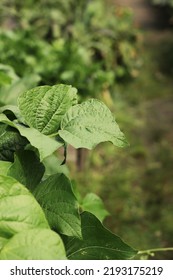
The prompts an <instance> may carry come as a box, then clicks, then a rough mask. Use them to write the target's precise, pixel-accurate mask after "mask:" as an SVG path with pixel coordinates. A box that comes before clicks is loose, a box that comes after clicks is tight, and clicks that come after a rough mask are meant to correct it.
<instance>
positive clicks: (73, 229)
mask: <svg viewBox="0 0 173 280" xmlns="http://www.w3.org/2000/svg"><path fill="white" fill-rule="evenodd" d="M34 195H35V197H36V199H37V201H38V202H39V203H40V205H41V207H42V208H43V210H44V212H45V215H46V217H47V219H48V222H49V225H50V227H51V228H52V229H54V230H56V231H57V232H60V233H62V234H65V235H68V236H77V237H81V222H80V216H79V210H78V202H77V200H76V198H75V196H74V194H73V192H72V189H71V183H70V181H69V179H68V178H67V177H66V176H65V175H64V174H56V175H52V176H50V177H48V178H47V179H46V180H45V181H43V182H41V183H40V184H39V185H38V186H37V188H36V189H35V191H34Z"/></svg>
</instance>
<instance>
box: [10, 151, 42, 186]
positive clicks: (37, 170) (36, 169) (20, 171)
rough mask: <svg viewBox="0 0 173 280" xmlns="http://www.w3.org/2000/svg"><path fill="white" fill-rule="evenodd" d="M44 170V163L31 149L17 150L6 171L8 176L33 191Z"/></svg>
mask: <svg viewBox="0 0 173 280" xmlns="http://www.w3.org/2000/svg"><path fill="white" fill-rule="evenodd" d="M44 171H45V168H44V165H43V164H42V163H41V162H40V160H39V158H38V157H37V156H36V154H35V153H34V152H33V151H19V152H17V153H16V154H15V157H14V163H13V164H12V166H11V167H10V169H9V171H8V176H11V177H13V178H15V179H16V180H17V181H19V182H20V183H21V184H23V185H24V186H26V187H27V188H28V189H29V190H31V191H33V190H34V189H35V187H36V186H37V185H38V184H39V183H40V181H41V178H42V177H43V174H44Z"/></svg>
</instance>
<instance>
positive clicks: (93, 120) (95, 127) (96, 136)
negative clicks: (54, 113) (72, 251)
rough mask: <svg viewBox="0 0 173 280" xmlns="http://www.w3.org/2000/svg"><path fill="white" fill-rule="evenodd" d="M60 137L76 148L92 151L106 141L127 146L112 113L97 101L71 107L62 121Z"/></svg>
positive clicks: (93, 100)
mask: <svg viewBox="0 0 173 280" xmlns="http://www.w3.org/2000/svg"><path fill="white" fill-rule="evenodd" d="M59 135H60V137H61V138H62V139H64V141H66V142H67V143H69V144H71V145H72V146H74V147H75V148H87V149H92V148H94V147H95V146H96V145H97V144H99V143H101V142H105V141H110V142H112V143H113V144H114V145H115V146H118V147H123V146H126V145H127V142H126V139H125V137H124V134H123V133H122V132H121V131H120V129H119V126H118V124H117V123H116V121H115V120H114V117H113V115H112V113H111V111H110V110H109V109H108V107H107V106H106V105H105V104H104V103H102V102H100V101H98V100H96V99H90V100H88V101H86V102H84V103H82V104H80V105H75V106H73V107H71V108H70V109H69V110H68V112H67V113H66V114H65V116H64V117H63V119H62V121H61V130H60V131H59Z"/></svg>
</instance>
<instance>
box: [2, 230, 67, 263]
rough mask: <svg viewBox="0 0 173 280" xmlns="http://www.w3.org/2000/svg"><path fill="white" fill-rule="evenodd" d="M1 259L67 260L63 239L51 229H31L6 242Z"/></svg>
mask: <svg viewBox="0 0 173 280" xmlns="http://www.w3.org/2000/svg"><path fill="white" fill-rule="evenodd" d="M0 259H1V260H65V259H66V254H65V249H64V245H63V243H62V240H61V238H60V236H59V235H58V234H56V233H55V232H53V231H51V230H50V229H39V228H37V229H30V230H27V231H22V232H20V233H18V234H16V235H15V236H13V237H12V238H11V239H10V240H9V242H6V243H5V242H4V247H3V248H2V250H1V251H0Z"/></svg>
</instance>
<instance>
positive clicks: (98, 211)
mask: <svg viewBox="0 0 173 280" xmlns="http://www.w3.org/2000/svg"><path fill="white" fill-rule="evenodd" d="M80 206H81V207H82V209H83V210H84V211H88V212H91V213H92V214H94V215H95V216H96V217H97V218H98V219H99V220H100V221H101V222H102V221H103V220H104V219H105V218H106V217H107V216H108V215H109V212H108V211H107V210H106V209H105V206H104V204H103V201H102V200H101V198H100V197H99V196H98V195H96V194H94V193H88V194H87V195H86V196H85V197H84V199H83V200H82V203H81V205H80Z"/></svg>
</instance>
